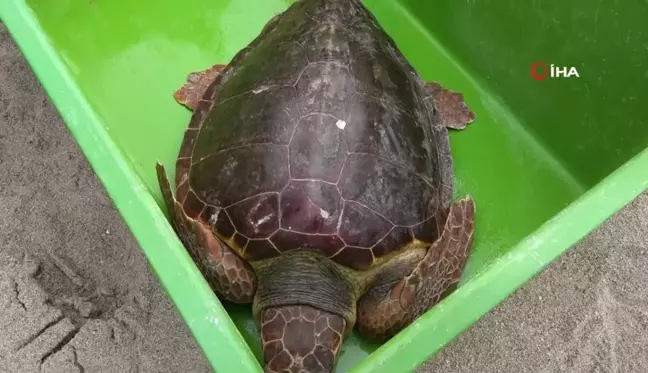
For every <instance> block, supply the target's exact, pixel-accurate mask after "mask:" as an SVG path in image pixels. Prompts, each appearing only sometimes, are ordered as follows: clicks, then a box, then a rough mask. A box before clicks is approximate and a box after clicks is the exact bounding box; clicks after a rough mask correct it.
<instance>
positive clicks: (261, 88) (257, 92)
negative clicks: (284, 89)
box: [252, 85, 270, 95]
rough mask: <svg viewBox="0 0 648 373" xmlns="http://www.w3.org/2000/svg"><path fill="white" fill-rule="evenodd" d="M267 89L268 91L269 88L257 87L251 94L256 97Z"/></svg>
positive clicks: (264, 86)
mask: <svg viewBox="0 0 648 373" xmlns="http://www.w3.org/2000/svg"><path fill="white" fill-rule="evenodd" d="M268 89H270V87H268V86H267V85H263V86H261V87H259V88H257V89H253V90H252V93H254V94H255V95H258V94H259V93H261V92H265V91H267V90H268Z"/></svg>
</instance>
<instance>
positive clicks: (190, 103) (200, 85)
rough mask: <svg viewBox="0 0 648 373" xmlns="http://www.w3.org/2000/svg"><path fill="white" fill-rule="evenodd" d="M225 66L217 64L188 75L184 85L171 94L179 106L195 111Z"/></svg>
mask: <svg viewBox="0 0 648 373" xmlns="http://www.w3.org/2000/svg"><path fill="white" fill-rule="evenodd" d="M226 66H227V65H220V64H217V65H214V66H212V67H210V68H209V69H206V70H203V71H198V72H194V73H191V74H189V75H188V76H187V81H186V82H185V84H184V85H183V86H182V88H180V89H178V90H177V91H175V92H174V93H173V97H174V98H175V99H176V101H178V102H179V103H180V104H182V105H184V106H186V107H187V108H189V109H191V110H195V109H196V107H197V106H198V102H199V101H200V100H201V99H202V97H203V95H204V94H205V91H207V88H209V85H210V84H212V83H213V82H214V81H215V80H216V78H217V77H218V75H219V74H220V73H221V71H223V69H224V68H225V67H226Z"/></svg>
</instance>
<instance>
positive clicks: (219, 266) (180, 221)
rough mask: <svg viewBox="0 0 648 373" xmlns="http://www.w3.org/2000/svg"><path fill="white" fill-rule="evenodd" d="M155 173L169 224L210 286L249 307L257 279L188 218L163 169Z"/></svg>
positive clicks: (206, 227)
mask: <svg viewBox="0 0 648 373" xmlns="http://www.w3.org/2000/svg"><path fill="white" fill-rule="evenodd" d="M156 169H157V176H158V182H159V183H160V189H161V191H162V195H163V197H164V202H165V203H166V206H167V210H168V211H169V215H170V216H171V224H172V226H173V228H174V230H175V231H176V234H177V235H178V237H179V238H180V241H182V244H183V245H184V247H185V248H186V249H187V252H189V255H190V256H191V258H192V259H193V261H194V263H196V266H197V267H198V269H199V270H200V272H202V274H203V276H204V277H205V279H206V280H207V282H208V283H209V285H210V286H211V287H212V289H214V290H215V291H216V292H217V293H218V294H220V295H222V296H223V297H224V298H225V299H227V300H229V301H230V302H234V303H251V302H252V300H253V298H254V294H255V292H256V287H257V279H256V276H255V274H254V271H253V270H252V268H251V267H250V265H249V264H248V263H247V262H244V261H243V260H241V258H239V257H238V255H236V253H235V252H234V251H232V250H231V249H230V248H229V247H228V246H227V245H226V244H224V243H223V242H222V241H221V240H219V239H218V238H217V237H216V235H215V234H214V233H213V231H212V230H211V228H210V226H209V225H207V224H206V223H205V222H203V221H202V220H201V219H200V217H198V218H196V219H192V218H190V217H189V216H187V214H186V213H185V211H184V209H183V208H182V205H181V204H180V202H178V201H177V200H176V199H175V197H174V196H173V193H172V191H171V183H170V182H169V178H168V177H167V174H166V171H165V169H164V166H163V165H162V164H160V163H158V164H157V167H156Z"/></svg>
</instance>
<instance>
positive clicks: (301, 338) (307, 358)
mask: <svg viewBox="0 0 648 373" xmlns="http://www.w3.org/2000/svg"><path fill="white" fill-rule="evenodd" d="M345 326H346V321H345V319H344V318H343V317H341V316H339V315H336V314H333V313H330V312H327V311H323V310H321V309H318V308H315V307H311V306H307V305H294V306H280V307H270V308H266V309H264V310H263V311H261V340H262V342H263V359H264V363H265V371H266V372H313V373H315V372H319V373H324V372H331V371H333V366H334V365H335V361H336V360H337V356H338V352H339V351H340V346H341V345H342V340H343V336H344V333H345Z"/></svg>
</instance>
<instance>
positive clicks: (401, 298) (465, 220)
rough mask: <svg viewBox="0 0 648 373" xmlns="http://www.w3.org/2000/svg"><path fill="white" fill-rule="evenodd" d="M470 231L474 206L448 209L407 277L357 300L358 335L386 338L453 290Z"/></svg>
mask: <svg viewBox="0 0 648 373" xmlns="http://www.w3.org/2000/svg"><path fill="white" fill-rule="evenodd" d="M474 229H475V203H474V201H473V200H472V199H471V198H470V197H467V198H465V199H462V200H460V201H458V202H457V203H455V204H454V205H453V206H452V207H451V209H450V212H449V215H448V218H447V219H446V223H445V227H444V230H443V232H442V233H441V236H440V237H439V239H437V241H436V242H434V244H432V246H431V247H430V248H429V249H428V251H427V254H426V255H425V257H424V258H423V259H422V260H421V261H420V262H419V263H418V264H417V265H416V267H414V269H413V270H412V272H411V273H410V274H409V275H408V276H406V277H404V278H402V279H400V280H399V281H397V282H396V283H395V285H394V286H393V287H391V288H389V287H388V285H389V283H377V284H375V285H374V289H375V290H374V291H372V290H370V291H369V292H367V293H366V294H365V295H364V296H363V297H362V298H360V300H359V301H358V317H357V321H356V323H357V325H358V329H359V330H360V332H361V333H363V334H365V335H367V336H369V337H372V338H377V339H387V338H390V337H391V336H393V335H395V334H396V333H398V332H399V331H400V330H402V329H403V328H405V327H406V326H408V325H409V324H410V323H411V322H412V321H414V320H415V319H416V318H418V317H419V316H421V315H422V314H423V313H425V312H426V311H427V310H429V309H430V308H431V307H433V306H434V305H436V304H437V303H438V302H439V301H440V300H441V299H443V298H444V297H445V296H446V295H447V294H449V292H450V291H452V290H454V287H455V286H456V284H457V283H458V282H459V279H460V277H461V273H462V271H463V269H464V267H465V265H466V261H467V259H468V254H469V251H470V249H471V247H472V242H473V232H474ZM387 271H389V269H388V270H387ZM383 278H384V279H390V278H391V279H393V276H389V274H386V275H385V276H383ZM387 281H389V280H387ZM387 281H385V282H387Z"/></svg>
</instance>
